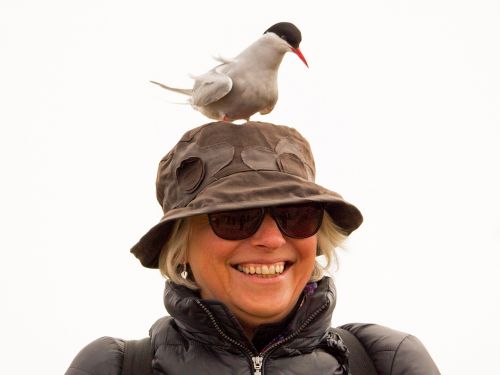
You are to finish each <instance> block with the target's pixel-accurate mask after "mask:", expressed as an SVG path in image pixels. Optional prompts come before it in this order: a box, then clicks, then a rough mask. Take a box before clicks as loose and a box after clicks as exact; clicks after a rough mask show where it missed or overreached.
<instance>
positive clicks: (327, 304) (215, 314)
mask: <svg viewBox="0 0 500 375" xmlns="http://www.w3.org/2000/svg"><path fill="white" fill-rule="evenodd" d="M164 303H165V307H166V309H167V311H168V313H169V314H170V316H172V317H173V318H174V319H175V323H176V325H177V326H178V327H179V328H180V329H181V330H182V333H183V334H184V335H185V336H186V337H187V338H192V339H195V340H197V341H199V342H203V343H206V344H210V345H214V344H217V345H222V346H225V347H231V346H233V345H232V343H230V342H228V340H227V339H226V338H224V337H223V335H222V334H221V330H222V331H223V333H224V334H225V335H226V336H227V337H230V338H232V339H234V340H236V341H238V342H240V343H242V344H243V345H245V346H246V347H248V348H250V349H251V350H252V351H254V352H256V351H257V350H256V349H255V347H254V345H253V344H252V343H250V342H249V340H248V339H247V338H246V336H245V335H244V333H243V329H242V328H241V325H240V324H239V322H238V320H237V319H236V317H235V316H234V315H233V314H232V313H231V312H230V311H229V309H228V308H227V307H226V306H225V305H224V304H222V303H221V302H218V301H214V300H204V299H201V298H200V297H199V295H198V293H197V292H196V291H193V290H190V289H188V288H186V287H184V286H181V285H177V284H174V283H172V282H170V281H167V282H166V286H165V293H164ZM335 303H336V291H335V286H334V284H333V280H332V279H331V278H329V277H324V278H323V279H321V280H320V281H319V282H317V283H311V284H308V285H307V286H306V288H305V289H304V291H303V292H302V295H301V297H300V298H299V302H298V304H297V306H296V308H295V309H294V311H293V312H292V313H291V314H290V315H289V316H288V317H287V318H286V319H285V320H284V321H283V322H280V323H277V324H269V325H263V326H261V327H259V329H258V330H257V333H256V338H259V337H260V338H264V339H266V338H272V337H275V336H276V334H278V332H279V331H281V334H279V336H280V337H287V336H290V335H295V336H294V338H297V337H299V338H301V339H302V340H300V342H301V345H307V344H310V343H311V342H310V341H311V340H312V341H314V342H317V341H319V340H321V338H322V336H323V334H324V332H325V331H326V329H328V328H329V327H330V323H331V316H332V313H333V309H334V308H335ZM159 328H161V327H157V329H159ZM151 333H152V334H155V326H153V328H152V332H151ZM304 339H305V340H304ZM289 341H290V343H291V342H297V340H289ZM287 344H288V342H287ZM290 345H291V344H290ZM259 346H260V345H259Z"/></svg>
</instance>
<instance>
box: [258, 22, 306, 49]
mask: <svg viewBox="0 0 500 375" xmlns="http://www.w3.org/2000/svg"><path fill="white" fill-rule="evenodd" d="M266 33H275V34H276V35H278V36H279V37H280V38H281V39H283V40H286V41H287V43H288V44H290V45H291V46H292V47H293V48H299V44H300V42H301V41H302V34H301V33H300V30H299V29H298V28H297V26H295V25H294V24H293V23H290V22H279V23H277V24H275V25H272V26H271V27H270V28H269V29H267V30H266V31H264V34H266Z"/></svg>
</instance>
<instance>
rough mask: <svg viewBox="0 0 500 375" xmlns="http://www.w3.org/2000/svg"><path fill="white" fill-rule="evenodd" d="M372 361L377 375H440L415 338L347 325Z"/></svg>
mask: <svg viewBox="0 0 500 375" xmlns="http://www.w3.org/2000/svg"><path fill="white" fill-rule="evenodd" d="M340 328H343V329H345V330H348V331H349V332H351V333H352V334H354V335H355V336H356V337H357V338H358V340H359V341H360V342H361V344H362V345H363V346H364V348H365V349H366V351H367V353H368V355H369V356H370V358H371V359H372V360H373V363H374V364H375V368H376V369H377V372H378V373H379V374H380V375H440V372H439V370H438V368H437V366H436V364H435V363H434V361H433V360H432V358H431V356H430V354H429V352H428V351H427V349H425V346H424V345H423V344H422V343H421V342H420V340H418V339H417V338H416V337H415V336H412V335H409V334H407V333H404V332H400V331H396V330H394V329H391V328H387V327H384V326H381V325H377V324H361V323H353V324H346V325H343V326H342V327H340Z"/></svg>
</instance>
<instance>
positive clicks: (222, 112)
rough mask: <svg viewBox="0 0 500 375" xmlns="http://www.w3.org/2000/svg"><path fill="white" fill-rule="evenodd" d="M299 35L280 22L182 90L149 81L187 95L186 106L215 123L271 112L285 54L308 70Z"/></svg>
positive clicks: (298, 31) (220, 60)
mask: <svg viewBox="0 0 500 375" xmlns="http://www.w3.org/2000/svg"><path fill="white" fill-rule="evenodd" d="M301 41H302V34H301V32H300V30H299V29H298V28H297V26H295V25H294V24H292V23H290V22H279V23H276V24H274V25H272V26H271V27H269V28H268V29H267V30H266V31H265V32H264V34H263V35H262V36H261V37H260V38H259V39H257V40H256V41H255V42H254V43H252V44H251V45H250V46H248V47H247V48H246V49H244V50H243V51H242V52H241V53H240V54H239V55H237V56H236V57H234V58H232V59H225V58H221V57H219V58H216V60H217V61H218V62H219V63H220V64H219V65H217V66H216V67H214V68H213V69H211V70H209V71H208V72H206V73H204V74H201V75H198V76H193V77H192V78H193V79H194V85H193V87H192V88H188V89H182V88H175V87H170V86H167V85H165V84H163V83H160V82H156V81H150V82H151V83H154V84H155V85H158V86H160V87H162V88H164V89H167V90H170V91H174V92H177V93H180V94H184V95H187V96H189V99H188V103H190V104H191V106H192V107H193V108H194V109H195V110H197V111H199V112H201V113H202V114H203V115H205V116H206V117H208V118H210V119H213V120H216V121H228V122H232V121H235V120H246V121H249V120H250V117H251V116H252V115H254V114H255V113H257V112H259V113H260V114H262V115H265V114H268V113H270V112H271V111H272V110H273V108H274V106H275V105H276V102H277V101H278V69H279V67H280V64H281V62H282V60H283V57H284V55H285V54H286V53H287V52H292V53H294V54H295V55H297V56H298V57H299V58H300V59H301V60H302V62H303V63H304V64H305V65H306V67H309V65H308V63H307V60H306V58H305V57H304V55H303V54H302V52H301V50H300V48H299V45H300V42H301Z"/></svg>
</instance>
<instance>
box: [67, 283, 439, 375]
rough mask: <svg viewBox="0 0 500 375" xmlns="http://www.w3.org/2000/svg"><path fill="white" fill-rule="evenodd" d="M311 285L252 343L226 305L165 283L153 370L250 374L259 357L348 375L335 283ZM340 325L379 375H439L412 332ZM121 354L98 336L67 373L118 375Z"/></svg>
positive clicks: (269, 369)
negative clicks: (335, 323)
mask: <svg viewBox="0 0 500 375" xmlns="http://www.w3.org/2000/svg"><path fill="white" fill-rule="evenodd" d="M313 285H314V286H311V285H308V287H306V289H305V290H304V293H303V296H302V300H301V303H300V305H298V306H297V307H296V309H295V311H294V312H293V313H292V314H291V315H290V316H289V317H288V318H287V319H286V322H285V323H284V324H281V325H272V324H271V325H266V326H263V327H260V328H259V330H258V331H257V333H256V335H255V337H254V340H253V342H250V341H249V340H248V339H247V338H246V336H245V335H244V334H243V331H242V329H241V326H240V324H239V323H238V321H237V320H236V318H235V317H234V315H233V314H232V313H231V312H230V311H229V310H228V309H227V308H226V307H225V306H224V305H223V304H221V303H219V302H216V301H208V300H202V299H200V298H199V297H198V296H197V295H196V293H194V292H192V291H191V290H189V289H187V288H185V287H181V286H178V285H176V284H173V283H170V282H167V284H166V289H165V306H166V307H167V311H168V312H169V314H170V315H171V317H165V318H162V319H160V320H158V321H157V322H156V323H155V324H154V325H153V326H152V327H151V330H150V336H151V346H152V355H153V362H152V366H153V373H154V374H155V375H164V374H183V375H190V374H197V375H199V374H218V375H220V374H232V375H236V374H241V375H243V374H254V373H255V372H256V371H255V364H254V363H256V362H257V363H258V362H260V363H261V372H262V374H263V375H275V374H288V375H292V374H321V375H326V374H338V375H344V374H347V371H348V359H347V358H346V357H348V355H346V352H345V347H344V346H343V344H342V341H341V340H339V337H338V336H337V335H335V334H334V333H333V331H332V329H331V328H330V321H331V316H332V312H333V309H334V307H335V300H336V298H335V297H336V296H335V288H334V285H333V282H332V280H331V279H330V278H326V277H325V278H323V279H322V280H321V281H320V282H318V283H317V285H316V284H313ZM342 328H344V329H347V330H349V331H350V332H351V333H353V334H354V335H355V336H356V337H357V338H358V339H359V340H360V342H361V343H362V344H363V346H364V347H365V349H366V351H367V352H368V354H369V356H370V357H371V358H372V360H373V362H374V364H375V367H376V369H377V372H378V373H379V374H381V375H403V374H404V375H434V374H439V371H438V369H437V367H436V365H435V364H434V362H433V361H432V359H431V357H430V356H429V354H428V353H427V351H426V349H425V348H424V346H423V345H422V343H421V342H420V341H419V340H418V339H416V338H415V337H413V336H411V335H407V334H404V333H402V332H398V331H394V330H392V329H389V328H386V327H382V326H379V325H374V324H349V325H345V326H343V327H342ZM262 343H266V344H262ZM257 348H258V349H257ZM123 351H124V341H123V340H120V339H115V338H111V337H103V338H100V339H98V340H96V341H94V342H92V343H91V344H89V345H88V346H86V347H85V348H84V349H82V351H81V352H80V353H79V354H78V355H77V357H76V358H75V359H74V360H73V362H72V363H71V366H70V368H69V369H68V371H67V372H66V375H119V374H120V373H121V368H122V362H123ZM257 367H258V366H257Z"/></svg>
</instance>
